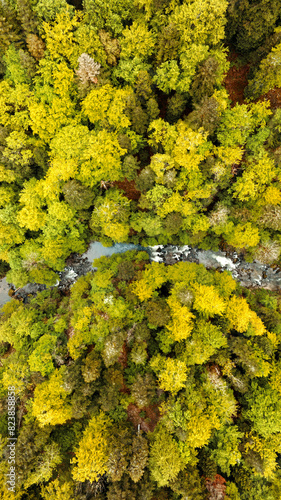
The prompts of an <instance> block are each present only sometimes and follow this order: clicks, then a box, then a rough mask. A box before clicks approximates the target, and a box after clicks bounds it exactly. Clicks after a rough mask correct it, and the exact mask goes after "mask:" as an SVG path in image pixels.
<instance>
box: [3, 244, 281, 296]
mask: <svg viewBox="0 0 281 500" xmlns="http://www.w3.org/2000/svg"><path fill="white" fill-rule="evenodd" d="M128 250H145V251H147V252H148V253H149V256H150V260H151V261H155V262H164V263H165V264H166V265H172V264H174V263H175V262H179V261H183V262H196V263H197V264H203V265H204V266H205V267H206V268H207V269H217V270H218V271H226V270H227V271H230V272H231V274H232V276H233V278H234V279H235V280H237V281H238V282H239V283H240V284H241V285H242V286H245V287H247V288H257V287H259V288H266V289H268V290H278V289H281V268H280V267H278V266H269V265H264V264H261V263H260V262H257V261H254V262H251V263H249V262H245V260H244V259H243V257H242V255H239V254H237V253H236V252H233V253H226V252H222V251H217V252H215V251H212V250H201V249H199V248H196V247H190V246H187V245H185V246H182V247H180V246H176V245H158V246H155V247H148V248H143V247H141V246H137V245H132V244H127V243H116V244H115V245H114V246H112V247H104V246H103V245H102V244H101V243H99V242H94V243H92V244H91V245H90V246H89V249H88V250H87V252H86V253H85V254H83V255H79V254H72V255H71V256H70V257H69V258H68V259H67V265H66V267H65V269H64V270H63V271H62V272H60V273H58V280H57V283H56V284H55V285H54V286H57V287H58V288H59V289H61V290H66V289H67V288H69V287H70V286H71V285H72V284H73V283H75V281H76V280H77V278H78V277H79V276H82V275H84V274H86V273H88V272H89V271H94V268H93V267H92V261H93V260H94V259H96V258H99V257H101V256H103V255H105V256H110V255H112V254H113V253H123V252H126V251H128ZM11 287H12V288H14V287H13V285H11ZM44 289H46V286H45V285H38V284H35V283H29V284H28V285H26V286H24V287H23V288H20V289H19V290H17V291H16V293H15V295H14V297H16V298H18V299H20V300H23V301H26V300H27V298H28V296H30V295H35V294H36V293H37V292H38V291H41V290H44ZM8 291H9V285H8V284H7V283H6V281H5V278H4V279H3V280H1V281H0V306H2V305H3V304H4V303H6V302H7V301H8V300H10V299H11V297H10V296H9V295H8Z"/></svg>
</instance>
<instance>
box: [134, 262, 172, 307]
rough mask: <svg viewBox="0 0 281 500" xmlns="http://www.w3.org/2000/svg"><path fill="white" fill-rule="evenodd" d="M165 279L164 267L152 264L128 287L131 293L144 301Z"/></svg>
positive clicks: (155, 263)
mask: <svg viewBox="0 0 281 500" xmlns="http://www.w3.org/2000/svg"><path fill="white" fill-rule="evenodd" d="M166 279H167V278H166V272H165V265H164V264H159V263H157V262H152V263H151V265H150V266H149V268H148V269H145V271H143V272H142V276H141V279H139V280H137V281H135V282H134V283H132V284H131V285H130V287H131V290H132V292H133V293H134V294H135V295H136V296H137V297H138V298H139V299H140V300H141V301H144V300H147V299H149V298H150V297H151V296H152V294H153V292H154V291H155V290H156V289H157V288H159V287H160V286H161V285H162V284H163V283H165V281H166Z"/></svg>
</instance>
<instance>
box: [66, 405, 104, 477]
mask: <svg viewBox="0 0 281 500" xmlns="http://www.w3.org/2000/svg"><path fill="white" fill-rule="evenodd" d="M110 427H111V420H110V419H109V418H108V417H107V416H106V415H105V414H104V413H103V412H100V413H99V414H98V415H96V416H93V417H92V418H91V420H90V421H89V423H88V426H87V427H86V429H85V431H84V433H83V438H82V439H81V441H80V442H79V447H78V449H77V450H76V453H75V454H76V456H75V458H73V459H72V460H71V463H73V464H74V468H73V471H72V475H73V478H74V479H75V480H76V481H81V482H83V481H91V482H93V481H97V479H98V478H99V476H102V475H103V474H104V473H105V472H107V461H108V458H109V440H110Z"/></svg>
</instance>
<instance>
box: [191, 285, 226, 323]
mask: <svg viewBox="0 0 281 500" xmlns="http://www.w3.org/2000/svg"><path fill="white" fill-rule="evenodd" d="M193 290H194V292H195V299H194V304H193V307H194V309H196V310H197V311H199V312H200V313H202V314H203V315H207V316H214V315H215V314H220V315H221V314H222V313H223V312H224V310H225V302H224V300H223V299H222V298H221V297H220V295H219V294H218V292H217V290H216V289H215V288H214V287H213V286H207V285H199V284H197V283H196V284H195V285H193Z"/></svg>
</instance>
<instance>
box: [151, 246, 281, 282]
mask: <svg viewBox="0 0 281 500" xmlns="http://www.w3.org/2000/svg"><path fill="white" fill-rule="evenodd" d="M149 253H150V256H151V260H154V261H157V262H164V263H165V264H167V265H171V264H174V263H175V262H179V261H184V262H196V263H197V264H203V265H204V266H205V267H206V268H207V269H218V270H219V271H226V270H227V271H230V272H231V274H232V276H233V278H234V279H235V280H237V281H239V283H240V284H241V285H242V286H245V287H247V288H257V287H259V288H266V289H268V290H278V289H280V287H281V268H280V267H278V266H269V265H264V264H261V263H260V262H258V261H254V262H251V263H250V262H246V261H245V260H244V259H243V257H242V256H241V255H239V254H237V253H236V252H233V253H226V252H221V251H217V252H214V251H212V250H200V249H199V248H196V247H195V248H194V247H193V248H192V247H189V246H184V247H177V246H174V245H165V246H161V245H159V246H156V247H150V249H149Z"/></svg>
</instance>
